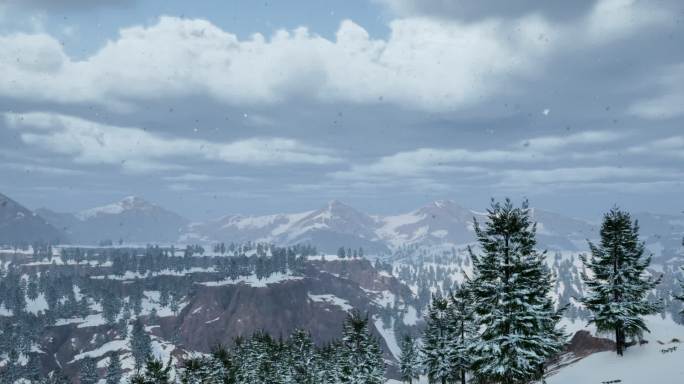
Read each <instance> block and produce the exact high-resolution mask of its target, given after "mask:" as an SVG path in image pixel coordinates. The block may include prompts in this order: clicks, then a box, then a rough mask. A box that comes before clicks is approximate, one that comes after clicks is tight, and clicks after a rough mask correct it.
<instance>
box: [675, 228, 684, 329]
mask: <svg viewBox="0 0 684 384" xmlns="http://www.w3.org/2000/svg"><path fill="white" fill-rule="evenodd" d="M682 243H684V240H682ZM682 245H684V244H682ZM681 269H682V274H684V265H683V266H682V267H681ZM679 283H680V284H681V286H682V289H681V290H682V294H681V295H680V296H677V297H676V299H677V300H679V301H681V302H684V279H683V280H681V281H680V282H679ZM680 313H681V314H682V317H684V309H682V311H681V312H680Z"/></svg>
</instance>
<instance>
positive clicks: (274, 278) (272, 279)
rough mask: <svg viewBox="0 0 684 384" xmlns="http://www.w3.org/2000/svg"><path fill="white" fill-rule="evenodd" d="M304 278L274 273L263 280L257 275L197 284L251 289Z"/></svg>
mask: <svg viewBox="0 0 684 384" xmlns="http://www.w3.org/2000/svg"><path fill="white" fill-rule="evenodd" d="M302 279H303V277H301V276H293V275H290V274H287V273H286V274H282V273H274V274H272V275H270V276H268V277H266V278H263V279H261V280H259V279H257V277H256V274H252V275H249V276H240V277H238V278H237V279H235V280H233V279H224V280H219V281H206V282H203V283H197V284H201V285H204V286H206V287H220V286H224V285H232V284H245V285H248V286H250V287H254V288H263V287H266V286H268V285H271V284H279V283H282V282H285V281H291V280H302Z"/></svg>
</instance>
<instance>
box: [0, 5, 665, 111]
mask: <svg viewBox="0 0 684 384" xmlns="http://www.w3.org/2000/svg"><path fill="white" fill-rule="evenodd" d="M663 17H666V15H664V14H663V12H662V11H660V10H658V9H657V8H645V6H643V5H642V4H641V3H638V2H632V1H628V0H604V1H601V2H599V3H598V5H597V6H596V7H595V8H594V9H593V10H592V11H591V12H590V13H589V14H588V15H586V16H585V17H583V18H581V19H580V20H579V21H576V20H572V21H568V22H562V23H553V22H552V21H550V20H548V19H547V18H545V17H543V16H541V15H539V14H529V15H524V16H520V17H517V18H511V19H505V18H486V19H480V20H474V21H469V22H465V21H460V20H439V19H435V18H431V17H406V18H400V19H395V20H392V21H391V22H389V25H388V27H389V31H390V32H389V35H388V37H387V38H385V39H376V38H371V37H370V35H369V33H368V32H367V31H366V30H365V29H364V28H363V27H361V26H360V25H358V24H356V23H354V22H353V21H350V20H345V21H343V22H342V23H341V25H340V27H339V29H338V30H337V33H336V35H335V38H334V39H326V38H324V37H321V36H319V35H316V34H314V33H312V32H310V31H309V30H308V29H306V28H297V29H294V30H291V31H285V30H280V31H278V32H276V33H275V34H274V35H273V36H271V37H270V38H266V37H264V36H263V35H260V34H255V35H253V36H252V37H251V38H248V39H243V40H241V39H239V38H238V37H237V36H236V35H234V34H232V33H229V32H226V31H224V30H222V29H221V28H219V27H217V26H216V25H214V24H212V23H210V22H209V21H207V20H202V19H181V18H176V17H170V16H163V17H160V18H159V20H158V21H157V22H156V23H155V24H153V25H149V26H134V27H129V28H124V29H122V30H120V33H119V36H118V38H116V39H114V40H110V41H108V42H107V44H106V45H105V46H103V47H102V48H101V49H99V50H98V51H97V52H95V53H94V54H92V55H90V56H88V57H86V58H84V59H82V60H78V59H75V58H73V57H71V56H69V55H68V54H67V53H66V52H65V51H64V49H63V47H62V46H61V44H60V43H59V41H58V40H57V39H56V38H55V37H52V36H50V35H47V34H9V35H4V36H0V65H1V66H2V68H3V72H4V73H3V76H2V77H0V95H2V96H6V97H10V98H17V99H27V100H36V101H49V102H59V103H93V102H96V103H101V104H103V105H106V106H108V107H110V108H112V109H115V110H120V111H127V110H131V109H134V108H135V107H136V104H137V102H138V101H140V100H157V99H159V98H160V97H186V96H194V95H203V96H204V95H206V96H209V97H211V98H214V99H216V100H218V101H220V102H223V103H227V104H231V105H240V106H245V105H269V104H274V103H284V102H286V101H288V100H292V99H293V98H304V99H308V100H314V101H319V102H340V101H341V102H349V103H366V104H368V103H371V104H373V103H380V102H383V103H391V104H395V105H400V106H403V107H406V108H409V109H418V110H426V111H455V110H459V109H462V108H465V107H468V106H472V105H475V104H479V103H483V102H486V101H487V100H489V99H490V98H492V97H493V96H496V95H500V94H509V93H512V92H515V91H514V89H516V87H515V86H514V84H516V82H519V81H521V80H524V79H534V78H535V77H536V76H538V75H539V74H540V73H541V72H543V69H544V64H545V62H546V61H547V60H549V59H550V58H552V57H554V56H555V55H559V54H568V52H571V51H572V50H573V49H584V48H586V47H597V44H605V43H609V42H611V41H615V40H617V39H622V38H626V37H629V36H632V35H633V34H635V33H637V32H639V31H641V30H644V29H647V28H651V27H657V26H658V25H659V24H662V18H663ZM254 123H256V124H263V123H268V120H263V119H258V121H255V122H254Z"/></svg>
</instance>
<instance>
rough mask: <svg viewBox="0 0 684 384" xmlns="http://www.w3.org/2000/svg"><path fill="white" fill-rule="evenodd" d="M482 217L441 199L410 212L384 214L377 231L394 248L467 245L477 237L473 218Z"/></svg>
mask: <svg viewBox="0 0 684 384" xmlns="http://www.w3.org/2000/svg"><path fill="white" fill-rule="evenodd" d="M481 216H482V214H480V213H477V212H474V211H471V210H468V209H466V208H463V207H461V206H459V205H458V204H456V203H455V202H453V201H451V200H438V201H435V202H433V203H431V204H428V205H426V206H424V207H422V208H419V209H417V210H415V211H412V212H410V213H406V214H401V215H394V216H385V217H382V218H381V219H380V221H381V223H382V225H381V226H380V228H378V230H377V233H378V234H379V236H380V237H381V238H382V239H383V240H385V241H386V242H387V243H388V244H391V246H392V247H399V246H402V245H414V244H415V245H427V246H429V245H441V244H445V243H447V244H466V243H470V242H472V241H473V240H474V236H473V217H477V218H478V219H479V218H480V217H481Z"/></svg>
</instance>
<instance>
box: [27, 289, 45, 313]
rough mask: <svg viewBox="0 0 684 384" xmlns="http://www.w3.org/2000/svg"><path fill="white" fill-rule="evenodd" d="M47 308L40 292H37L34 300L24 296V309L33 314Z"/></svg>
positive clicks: (43, 296)
mask: <svg viewBox="0 0 684 384" xmlns="http://www.w3.org/2000/svg"><path fill="white" fill-rule="evenodd" d="M48 308H49V307H48V303H47V301H45V295H44V294H42V293H41V294H39V295H38V297H36V299H35V300H31V299H29V298H26V310H27V311H28V312H31V313H33V314H34V315H37V314H38V312H44V311H47V310H48Z"/></svg>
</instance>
